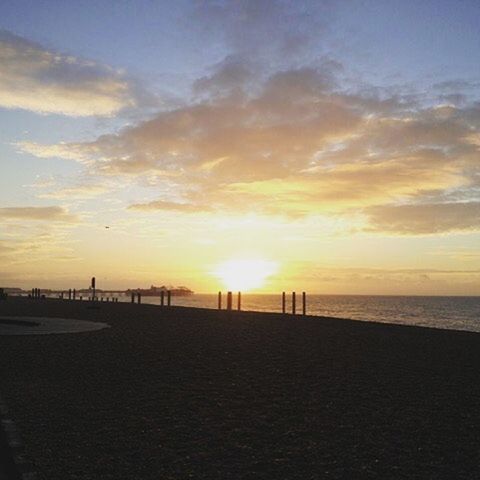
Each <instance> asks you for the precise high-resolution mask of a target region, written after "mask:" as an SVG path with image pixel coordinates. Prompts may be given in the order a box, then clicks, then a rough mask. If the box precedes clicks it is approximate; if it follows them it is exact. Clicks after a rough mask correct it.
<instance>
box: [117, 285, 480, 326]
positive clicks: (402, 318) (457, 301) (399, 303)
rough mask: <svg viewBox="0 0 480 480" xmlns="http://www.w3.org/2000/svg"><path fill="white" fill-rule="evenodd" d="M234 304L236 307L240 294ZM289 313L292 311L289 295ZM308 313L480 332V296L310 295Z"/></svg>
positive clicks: (259, 298)
mask: <svg viewBox="0 0 480 480" xmlns="http://www.w3.org/2000/svg"><path fill="white" fill-rule="evenodd" d="M119 301H126V302H129V301H130V297H126V296H123V297H119ZM222 301H223V306H222V307H223V308H225V306H226V295H224V296H223V298H222ZM142 303H149V304H155V305H159V304H160V299H159V298H158V297H142ZM296 303H297V313H301V311H302V298H301V294H300V295H299V294H298V293H297V302H296ZM172 305H174V306H175V305H178V306H186V307H202V308H217V295H216V294H212V295H209V294H195V295H192V296H189V297H172ZM233 305H234V308H236V306H237V298H236V295H234V297H233ZM242 310H252V311H259V312H281V311H282V299H281V295H259V294H243V295H242ZM287 312H291V298H289V295H287ZM307 314H309V315H320V316H327V317H337V318H351V319H354V320H362V321H366V322H370V321H374V322H383V323H397V324H402V325H418V326H424V327H432V328H444V329H451V330H467V331H472V332H480V297H420V296H412V297H407V296H369V295H307Z"/></svg>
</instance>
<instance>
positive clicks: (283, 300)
mask: <svg viewBox="0 0 480 480" xmlns="http://www.w3.org/2000/svg"><path fill="white" fill-rule="evenodd" d="M282 313H285V292H282Z"/></svg>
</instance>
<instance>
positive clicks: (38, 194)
mask: <svg viewBox="0 0 480 480" xmlns="http://www.w3.org/2000/svg"><path fill="white" fill-rule="evenodd" d="M479 25H480V2H479V1H478V0H458V1H453V0H402V1H394V0H362V1H361V0H340V1H333V0H331V1H330V0H327V1H320V0H319V1H311V2H302V1H291V2H288V1H283V2H276V1H261V0H245V1H220V0H218V1H186V0H179V1H171V2H170V1H147V0H144V1H141V0H139V1H136V2H134V1H101V2H99V1H93V0H92V1H75V2H69V1H60V0H58V1H43V0H30V1H24V0H15V1H10V2H8V1H3V2H1V3H0V168H1V170H0V172H1V173H0V186H1V188H0V286H11V287H24V288H31V287H34V286H35V287H43V288H46V287H50V288H60V287H61V288H69V287H72V288H73V287H76V288H82V287H87V286H88V283H89V280H90V277H91V276H93V275H95V276H96V277H97V284H98V287H100V288H128V287H148V286H150V285H151V284H155V285H162V284H172V285H186V286H188V287H190V288H192V289H193V290H195V291H197V292H214V291H216V290H218V289H224V288H228V287H229V286H230V285H227V283H228V282H226V279H228V277H229V276H230V277H231V276H232V273H233V274H235V273H238V275H244V276H245V275H246V276H248V272H251V273H252V275H251V277H252V278H251V279H252V282H251V284H247V283H246V284H245V288H246V289H249V288H252V289H257V290H258V291H264V292H280V291H282V290H293V289H296V290H298V291H300V290H306V291H308V292H311V293H328V294H330V293H334V294H433V295H444V294H452V295H480V28H479ZM107 226H108V227H109V228H105V227H107ZM229 269H230V270H229ZM232 269H233V270H232ZM225 270H229V271H228V272H226V273H225ZM245 272H247V273H245ZM257 280H258V281H257ZM241 286H243V285H241ZM241 286H240V287H241ZM240 287H239V288H240ZM232 288H234V287H233V286H232Z"/></svg>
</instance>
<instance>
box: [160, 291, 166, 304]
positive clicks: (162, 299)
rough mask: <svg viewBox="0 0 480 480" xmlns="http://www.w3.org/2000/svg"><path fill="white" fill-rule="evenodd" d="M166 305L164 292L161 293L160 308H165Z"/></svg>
mask: <svg viewBox="0 0 480 480" xmlns="http://www.w3.org/2000/svg"><path fill="white" fill-rule="evenodd" d="M164 305H165V292H164V291H163V290H162V291H161V292H160V306H161V307H163V306H164Z"/></svg>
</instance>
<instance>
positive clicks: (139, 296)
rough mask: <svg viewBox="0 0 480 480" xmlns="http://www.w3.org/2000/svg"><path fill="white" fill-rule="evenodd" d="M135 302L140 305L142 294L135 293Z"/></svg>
mask: <svg viewBox="0 0 480 480" xmlns="http://www.w3.org/2000/svg"><path fill="white" fill-rule="evenodd" d="M137 301H138V303H142V294H141V293H140V292H138V293H137Z"/></svg>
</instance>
